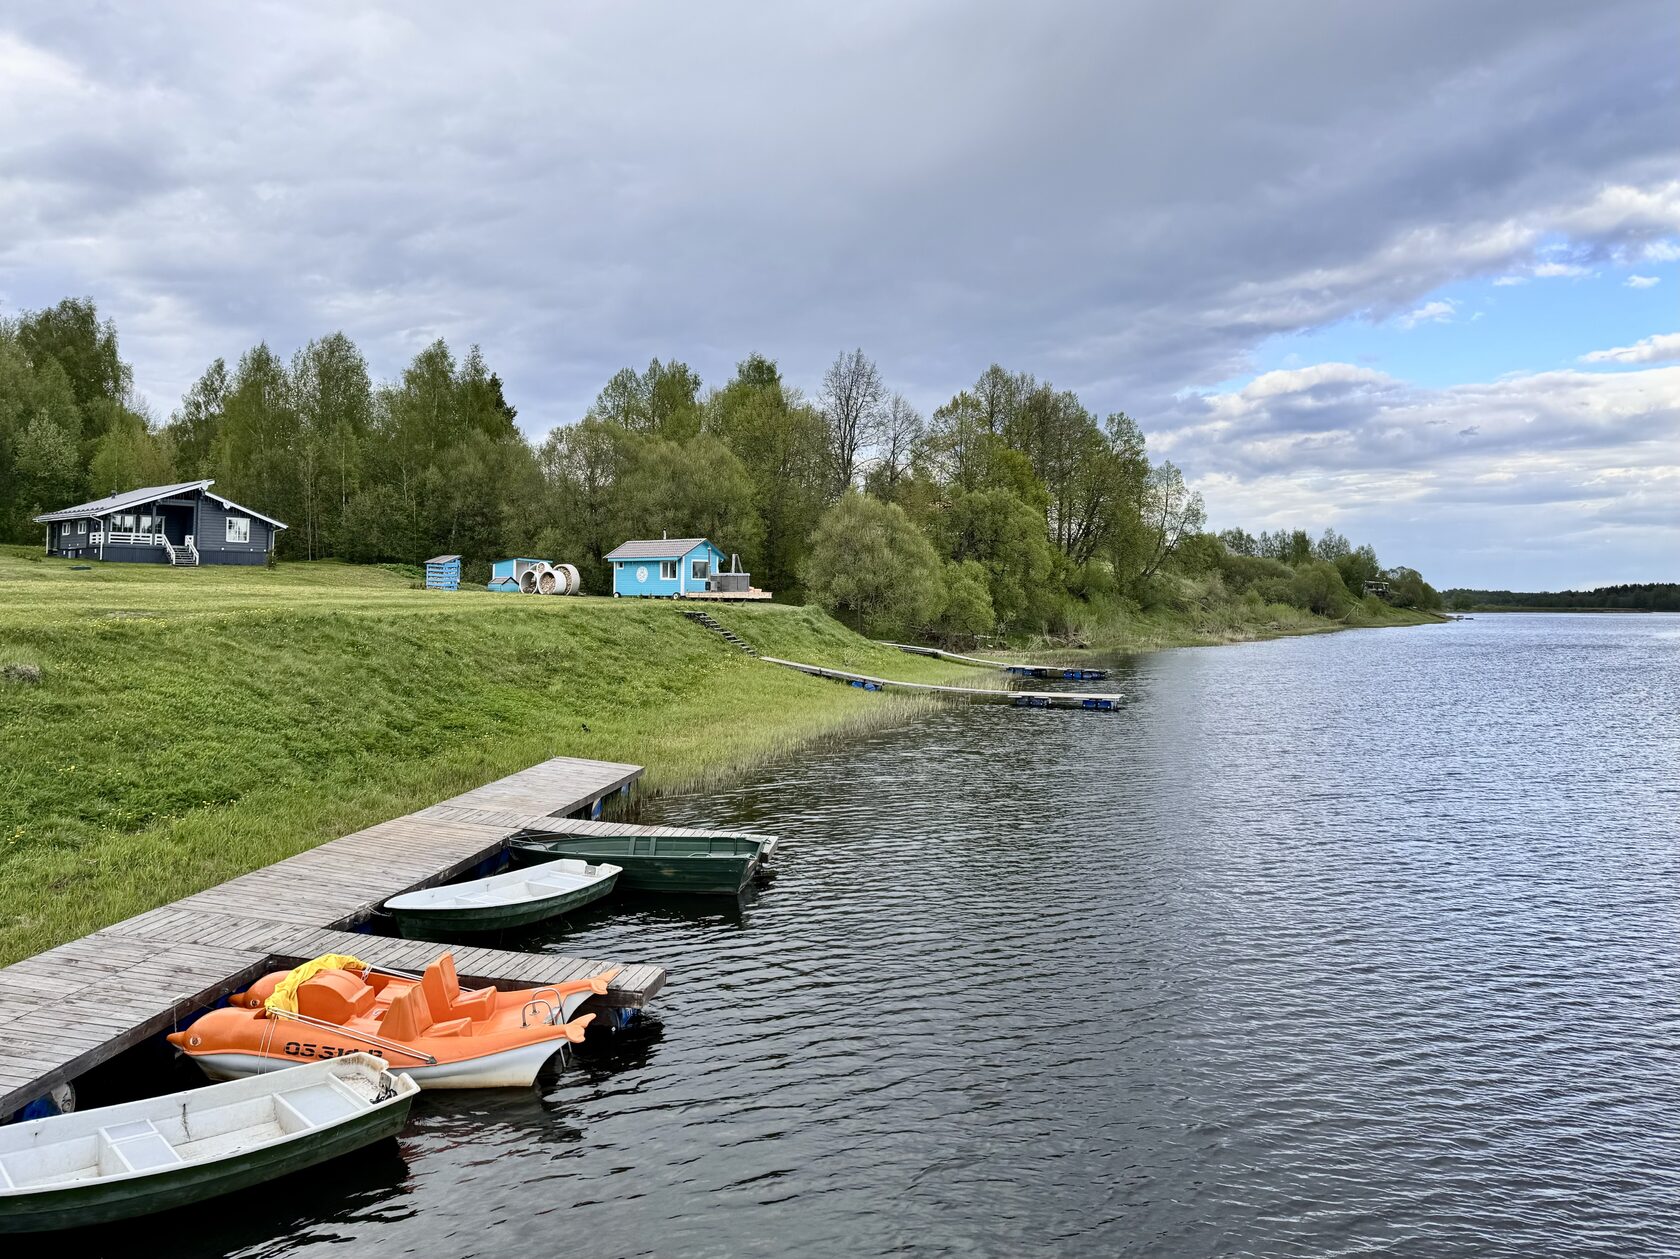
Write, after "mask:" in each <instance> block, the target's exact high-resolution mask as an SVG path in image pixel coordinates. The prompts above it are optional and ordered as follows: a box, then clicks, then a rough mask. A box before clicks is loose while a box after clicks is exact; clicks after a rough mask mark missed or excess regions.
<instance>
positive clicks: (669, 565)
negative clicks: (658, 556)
mask: <svg viewBox="0 0 1680 1259" xmlns="http://www.w3.org/2000/svg"><path fill="white" fill-rule="evenodd" d="M659 579H660V580H661V581H675V580H676V579H677V562H676V560H660V561H659Z"/></svg>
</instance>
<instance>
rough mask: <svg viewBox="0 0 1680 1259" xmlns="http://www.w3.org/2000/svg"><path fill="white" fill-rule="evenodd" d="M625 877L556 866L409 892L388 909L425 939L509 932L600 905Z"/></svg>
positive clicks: (588, 866)
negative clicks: (433, 934) (433, 933)
mask: <svg viewBox="0 0 1680 1259" xmlns="http://www.w3.org/2000/svg"><path fill="white" fill-rule="evenodd" d="M620 873H621V871H620V870H619V868H618V867H617V866H612V865H604V864H601V863H598V862H594V861H586V860H580V861H551V862H549V863H548V864H547V865H545V866H543V867H542V869H540V870H508V871H506V872H505V873H502V874H493V875H491V876H490V877H489V878H487V879H474V880H472V881H471V882H470V883H447V884H445V885H443V886H442V887H428V888H424V889H422V890H421V891H418V892H404V893H403V894H402V895H401V896H393V897H392V898H391V899H390V900H388V901H386V902H385V908H386V910H388V911H389V912H390V913H391V914H392V915H393V916H394V917H395V918H396V920H397V925H398V926H399V927H400V928H402V933H403V934H404V935H411V936H416V937H418V938H420V939H424V938H426V937H425V933H426V932H428V931H443V932H449V933H451V934H465V933H470V932H475V931H504V930H506V929H507V928H509V927H526V926H529V925H530V924H532V923H534V922H543V921H545V920H547V919H549V918H557V917H559V916H560V915H561V914H566V913H570V912H571V911H572V910H574V909H577V908H579V907H581V906H584V905H587V904H589V903H590V902H591V901H597V900H600V899H601V897H603V896H605V895H607V893H609V892H611V891H612V890H613V886H614V884H615V883H616V882H617V881H618V876H619V874H620Z"/></svg>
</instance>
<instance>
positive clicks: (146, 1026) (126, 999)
mask: <svg viewBox="0 0 1680 1259" xmlns="http://www.w3.org/2000/svg"><path fill="white" fill-rule="evenodd" d="M641 773H642V769H641V766H639V765H621V764H615V763H613V762H609V761H588V760H577V759H574V758H572V757H557V758H555V759H553V760H549V761H544V762H542V763H541V764H539V765H534V766H532V767H531V768H530V769H526V770H522V771H520V772H519V773H517V774H512V775H509V776H508V777H506V778H502V779H499V780H497V781H496V782H493V783H490V784H488V785H486V786H483V787H479V788H476V789H475V790H472V791H468V792H466V793H464V794H462V795H459V796H455V797H454V798H452V799H450V800H446V801H444V802H443V803H442V804H437V805H433V806H431V807H430V808H427V809H421V810H420V811H419V812H417V813H411V814H409V815H408V816H406V817H400V818H396V819H394V820H393V821H389V822H381V823H379V824H378V825H377V826H370V827H368V828H367V829H366V830H362V831H357V832H356V833H355V834H353V835H346V836H344V837H343V838H342V839H335V840H330V841H329V842H327V843H324V844H321V845H319V846H318V847H315V848H311V849H309V850H307V851H305V852H301V853H298V854H297V855H296V856H293V857H288V858H286V859H285V860H284V861H277V862H275V863H274V864H273V865H271V866H265V867H263V868H262V869H260V870H253V871H252V872H251V873H249V874H244V875H241V876H239V877H238V878H236V879H230V880H229V881H228V882H226V883H223V884H220V885H219V886H217V887H213V888H209V889H207V890H205V891H203V892H199V893H196V894H195V895H192V896H188V897H186V898H184V899H182V900H179V901H176V902H174V903H173V904H169V905H164V906H161V907H160V908H158V909H152V910H148V911H147V912H146V913H143V914H138V915H136V916H135V917H133V918H129V919H126V920H125V921H123V922H119V923H115V924H113V925H112V926H109V927H106V928H104V929H102V930H100V931H96V932H94V933H93V934H92V935H90V936H84V937H83V938H82V939H80V940H74V941H71V942H70V943H69V944H63V945H60V946H59V947H58V948H55V949H48V950H47V951H46V952H45V953H38V954H36V955H35V956H34V957H31V958H26V959H25V960H23V961H21V962H17V963H14V964H13V965H11V966H7V967H4V968H0V1118H4V1117H5V1116H7V1115H10V1114H12V1113H13V1112H14V1111H16V1110H18V1109H19V1108H21V1107H22V1106H24V1105H26V1104H27V1103H29V1102H31V1101H33V1100H35V1099H36V1098H39V1097H43V1096H45V1095H46V1094H47V1093H48V1092H49V1091H50V1090H52V1089H53V1088H55V1087H56V1086H58V1085H59V1084H62V1083H66V1082H68V1081H71V1080H74V1079H75V1078H76V1077H77V1076H79V1075H81V1074H83V1073H84V1072H86V1071H87V1070H89V1069H90V1068H92V1067H94V1066H97V1065H98V1064H99V1063H101V1062H104V1061H106V1060H107V1059H109V1058H112V1057H114V1056H116V1055H117V1054H119V1053H121V1052H122V1051H124V1050H125V1049H129V1048H131V1047H132V1046H134V1045H137V1044H139V1043H141V1042H142V1041H144V1040H146V1039H148V1038H149V1037H152V1036H156V1035H158V1034H159V1033H161V1032H166V1031H171V1030H173V1029H174V1028H175V1027H176V1026H178V1025H179V1024H180V1023H181V1022H183V1021H184V1020H186V1019H189V1018H191V1017H192V1016H193V1015H194V1014H196V1013H197V1012H198V1011H200V1010H202V1009H204V1008H205V1007H207V1006H209V1005H211V1004H213V1003H214V1002H216V1001H217V1000H218V999H220V998H222V997H225V996H227V995H228V994H230V993H233V992H237V991H239V990H240V989H242V988H244V987H246V986H248V985H249V984H250V982H251V981H252V980H254V979H256V978H257V977H258V976H260V975H262V974H265V973H266V972H268V971H271V970H279V969H282V968H285V967H288V966H292V965H296V964H297V963H298V962H302V961H306V960H308V959H309V958H312V957H318V956H320V955H321V954H323V953H350V954H353V955H354V956H356V957H360V958H363V959H364V960H366V961H369V962H374V963H377V964H379V965H383V966H389V967H392V968H396V969H403V970H418V969H420V968H421V967H422V966H424V965H425V963H426V962H428V961H430V960H431V959H432V958H434V957H436V956H437V955H438V954H439V953H440V952H442V951H443V948H444V947H445V946H442V945H439V944H435V943H432V942H429V941H424V940H399V939H390V938H386V937H382V936H376V935H369V934H367V933H365V932H357V931H353V930H351V928H352V927H354V926H356V925H357V924H359V923H361V922H364V921H365V920H366V919H367V918H369V917H370V916H371V915H372V914H373V912H374V910H375V909H376V908H377V907H378V906H379V905H380V904H381V903H382V902H383V901H385V900H386V899H387V898H388V897H391V896H395V895H397V894H398V893H399V892H405V891H410V890H412V889H415V888H421V887H429V886H431V885H433V884H436V883H443V882H446V881H447V880H449V879H450V878H453V877H454V876H456V875H458V874H461V873H464V872H465V871H467V870H470V869H472V868H473V867H475V866H477V865H478V864H479V863H480V862H482V861H484V860H485V859H487V858H489V857H492V856H494V855H495V854H496V852H497V851H498V850H499V849H501V848H503V847H505V845H506V842H507V837H508V836H509V835H511V834H513V833H514V832H515V831H517V830H520V829H522V828H523V827H524V826H526V825H530V824H536V825H541V823H542V822H543V821H544V820H545V819H546V820H547V821H550V822H552V821H553V819H555V818H558V817H568V816H570V815H574V814H579V813H596V812H599V809H600V805H601V802H602V801H603V800H605V799H606V798H607V797H608V796H611V795H613V794H614V793H616V792H620V791H626V790H628V788H629V786H630V784H631V783H633V782H634V781H635V780H636V779H637V778H639V777H640V776H641ZM601 825H607V824H604V823H603V824H601ZM629 829H630V830H633V831H634V830H637V829H642V830H659V829H663V828H653V827H648V828H635V827H631V828H629ZM450 947H453V946H450ZM454 953H455V965H456V969H457V970H458V971H459V973H460V976H461V980H462V982H463V983H466V984H469V985H477V986H484V985H487V984H488V985H494V986H496V987H500V988H518V987H533V986H537V985H541V984H554V983H560V982H562V981H564V980H567V979H577V978H581V977H583V976H586V975H594V974H599V973H600V972H601V971H603V970H606V969H607V968H608V967H610V966H620V967H622V968H623V969H622V970H621V971H620V972H619V974H618V975H617V976H616V977H615V978H614V979H613V980H612V983H611V985H610V986H609V988H608V991H607V995H606V996H605V997H599V998H592V999H591V1001H590V1003H589V1004H588V1005H586V1006H585V1007H584V1008H585V1009H590V1008H600V1007H608V1008H613V1007H617V1008H629V1009H639V1008H641V1007H642V1006H645V1005H646V1004H647V1003H648V1001H650V1000H651V999H652V998H653V996H654V995H655V994H656V993H657V992H658V991H659V990H660V989H661V988H662V987H663V986H664V984H665V979H666V974H665V971H664V969H663V968H662V967H659V966H653V965H637V964H627V963H623V962H616V961H612V960H608V959H590V958H574V957H560V956H557V955H553V954H547V953H511V952H505V951H502V950H500V949H480V948H462V947H454Z"/></svg>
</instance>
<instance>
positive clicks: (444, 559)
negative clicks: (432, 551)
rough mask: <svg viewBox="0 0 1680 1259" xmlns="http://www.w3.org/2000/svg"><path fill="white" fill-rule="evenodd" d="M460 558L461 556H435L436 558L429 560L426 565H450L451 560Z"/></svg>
mask: <svg viewBox="0 0 1680 1259" xmlns="http://www.w3.org/2000/svg"><path fill="white" fill-rule="evenodd" d="M460 558H461V557H460V556H459V555H434V556H432V558H431V559H429V560H427V561H426V563H428V564H447V563H449V561H450V560H458V559H460Z"/></svg>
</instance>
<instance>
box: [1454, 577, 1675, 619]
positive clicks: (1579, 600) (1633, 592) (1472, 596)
mask: <svg viewBox="0 0 1680 1259" xmlns="http://www.w3.org/2000/svg"><path fill="white" fill-rule="evenodd" d="M1446 598H1447V603H1448V606H1450V607H1451V608H1452V609H1453V610H1454V611H1457V612H1469V611H1472V610H1474V609H1476V608H1486V609H1488V610H1490V611H1491V610H1498V609H1505V610H1507V611H1517V610H1519V609H1527V610H1530V611H1540V610H1547V611H1553V612H1558V611H1562V612H1680V582H1672V581H1670V582H1649V583H1646V584H1644V585H1637V586H1600V587H1598V589H1596V590H1538V591H1520V590H1462V589H1454V590H1449V591H1447V593H1446Z"/></svg>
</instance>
